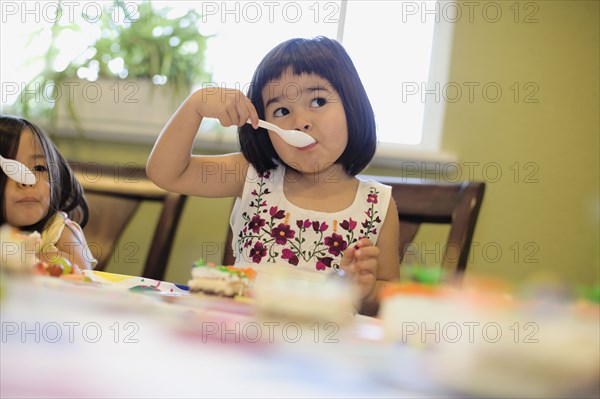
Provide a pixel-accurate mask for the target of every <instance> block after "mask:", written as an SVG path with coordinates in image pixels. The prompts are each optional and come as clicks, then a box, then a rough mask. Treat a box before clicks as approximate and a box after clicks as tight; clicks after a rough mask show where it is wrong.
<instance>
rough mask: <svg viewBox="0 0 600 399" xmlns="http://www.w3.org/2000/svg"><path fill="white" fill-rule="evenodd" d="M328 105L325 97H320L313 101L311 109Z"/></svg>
mask: <svg viewBox="0 0 600 399" xmlns="http://www.w3.org/2000/svg"><path fill="white" fill-rule="evenodd" d="M325 104H327V100H326V99H324V98H323V97H318V98H315V99H314V100H312V102H311V103H310V105H311V107H322V106H323V105H325Z"/></svg>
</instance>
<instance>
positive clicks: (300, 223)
mask: <svg viewBox="0 0 600 399" xmlns="http://www.w3.org/2000/svg"><path fill="white" fill-rule="evenodd" d="M310 225H311V223H310V220H308V219H306V220H304V221H303V220H300V219H299V220H296V226H298V228H299V229H302V228H305V229H306V228H308V227H310Z"/></svg>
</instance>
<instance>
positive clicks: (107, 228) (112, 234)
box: [70, 162, 187, 280]
mask: <svg viewBox="0 0 600 399" xmlns="http://www.w3.org/2000/svg"><path fill="white" fill-rule="evenodd" d="M70 165H71V167H72V168H73V170H74V172H75V175H76V176H77V178H78V180H79V182H80V183H81V185H82V186H83V189H84V191H85V195H86V198H87V200H88V205H89V213H90V215H89V222H88V224H87V225H86V226H85V228H84V233H85V236H86V239H87V241H88V244H89V246H90V250H91V251H92V253H93V254H94V256H95V257H96V259H97V260H98V265H97V266H96V268H95V270H104V269H105V267H106V265H107V263H108V261H109V260H110V258H111V257H112V255H113V253H114V250H115V247H116V244H117V243H118V241H119V238H120V237H121V235H122V233H123V231H124V230H125V228H126V227H127V225H128V224H129V222H130V221H131V220H132V218H133V216H134V214H135V213H136V211H137V209H138V208H139V206H140V205H141V204H142V202H145V201H152V202H160V203H162V208H161V211H160V215H159V218H158V221H157V222H156V224H155V225H153V224H151V223H149V226H148V227H149V228H151V227H154V234H153V238H152V242H151V244H150V249H149V252H148V254H147V256H146V261H145V265H144V269H143V272H142V276H143V277H148V278H152V279H157V280H162V279H163V278H164V275H165V271H166V268H167V265H168V260H169V255H170V253H171V247H172V244H173V239H174V237H175V232H176V230H177V225H178V223H179V219H180V217H181V213H182V211H183V207H184V205H185V202H186V199H187V197H186V196H185V195H181V194H175V193H170V192H167V191H164V190H162V189H160V188H158V187H157V186H155V185H154V184H153V183H152V182H151V181H150V180H149V179H148V177H147V176H146V171H145V169H144V168H141V167H137V166H133V164H131V165H129V164H125V165H122V166H121V167H119V166H118V165H117V164H115V165H114V166H108V165H100V164H96V163H82V162H70Z"/></svg>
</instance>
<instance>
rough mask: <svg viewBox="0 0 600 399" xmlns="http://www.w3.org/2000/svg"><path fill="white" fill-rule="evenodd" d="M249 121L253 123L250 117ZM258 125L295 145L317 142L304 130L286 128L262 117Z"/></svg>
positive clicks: (304, 145)
mask: <svg viewBox="0 0 600 399" xmlns="http://www.w3.org/2000/svg"><path fill="white" fill-rule="evenodd" d="M247 123H250V124H251V122H250V119H248V121H247ZM258 126H260V127H262V128H265V129H267V130H272V131H274V132H275V133H277V134H278V135H279V136H280V137H281V138H282V139H283V141H285V142H286V143H288V144H289V145H293V146H294V147H298V148H302V147H306V146H307V145H311V144H313V143H315V142H316V141H315V139H313V138H312V137H311V136H310V135H308V134H306V133H304V132H301V131H299V130H285V129H282V128H280V127H279V126H277V125H274V124H272V123H269V122H266V121H263V120H262V119H259V120H258Z"/></svg>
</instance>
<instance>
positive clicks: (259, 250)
mask: <svg viewBox="0 0 600 399" xmlns="http://www.w3.org/2000/svg"><path fill="white" fill-rule="evenodd" d="M265 256H267V248H265V246H264V245H263V243H262V242H260V241H258V242H257V243H256V244H254V248H252V249H251V250H250V257H251V258H252V262H254V263H260V261H261V260H262V258H264V257H265Z"/></svg>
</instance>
